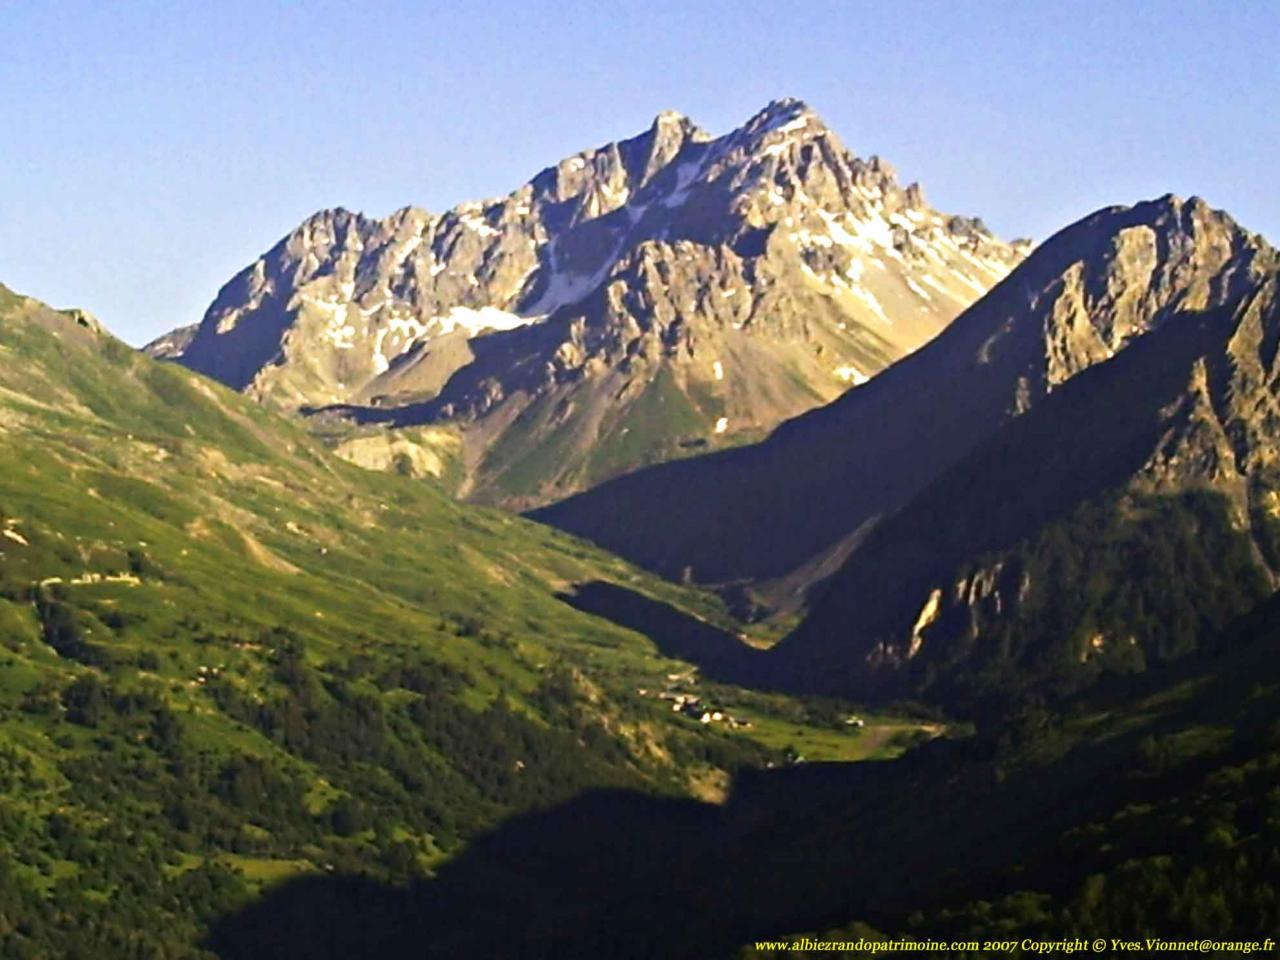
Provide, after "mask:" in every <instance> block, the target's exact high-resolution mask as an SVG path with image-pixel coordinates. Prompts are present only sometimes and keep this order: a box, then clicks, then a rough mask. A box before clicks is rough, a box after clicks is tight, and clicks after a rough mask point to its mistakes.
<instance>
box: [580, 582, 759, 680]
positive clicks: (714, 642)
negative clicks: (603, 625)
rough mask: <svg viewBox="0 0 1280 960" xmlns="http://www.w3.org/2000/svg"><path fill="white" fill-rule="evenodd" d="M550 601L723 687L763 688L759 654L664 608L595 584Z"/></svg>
mask: <svg viewBox="0 0 1280 960" xmlns="http://www.w3.org/2000/svg"><path fill="white" fill-rule="evenodd" d="M556 597H557V599H559V600H561V601H563V602H564V603H567V604H569V606H571V607H573V608H575V609H577V610H581V611H582V612H584V613H590V614H592V615H594V616H597V617H603V618H604V619H606V620H609V621H611V622H613V623H616V624H618V626H621V627H626V628H627V629H628V630H634V631H635V632H636V633H640V634H643V635H644V636H646V637H648V638H649V639H650V640H652V641H653V643H654V645H655V646H657V648H658V649H659V650H660V651H661V652H662V654H663V655H664V656H668V657H674V658H676V659H678V660H688V661H689V662H690V663H693V664H697V666H698V668H699V669H700V670H701V671H702V674H703V676H705V677H708V678H710V679H713V680H722V681H724V682H727V683H741V684H747V683H756V684H759V683H763V682H765V678H764V676H763V675H764V674H766V673H767V670H766V669H765V661H766V660H767V655H766V654H765V653H764V652H763V651H761V650H756V649H754V648H752V647H749V646H747V645H746V644H745V643H744V642H743V641H742V640H740V639H738V637H736V636H735V635H734V634H732V633H729V632H728V631H725V630H721V629H720V628H718V627H714V626H712V625H711V624H709V623H706V622H704V621H702V620H699V619H698V618H696V617H692V616H690V615H689V614H687V613H685V612H684V611H682V610H678V609H676V608H675V607H673V606H671V605H670V604H666V603H662V602H661V601H658V600H654V599H652V598H650V597H646V596H644V595H643V594H640V593H636V592H635V591H633V590H628V589H627V588H626V587H620V586H618V585H617V584H615V583H607V582H605V581H601V580H593V581H591V582H590V583H583V584H579V585H578V586H576V587H575V588H574V590H573V592H572V593H559V594H557V595H556Z"/></svg>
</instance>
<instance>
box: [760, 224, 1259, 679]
mask: <svg viewBox="0 0 1280 960" xmlns="http://www.w3.org/2000/svg"><path fill="white" fill-rule="evenodd" d="M1162 208H1163V209H1162V211H1161V213H1160V215H1159V216H1157V217H1156V218H1154V219H1152V220H1150V221H1149V222H1148V223H1145V224H1128V225H1125V226H1123V227H1122V228H1121V229H1118V230H1115V231H1113V232H1112V239H1111V240H1109V241H1108V242H1107V243H1106V244H1105V245H1102V246H1098V247H1095V248H1094V249H1095V252H1100V253H1102V254H1103V255H1102V256H1101V257H1099V256H1097V255H1095V256H1093V257H1090V258H1088V259H1086V260H1083V261H1079V262H1077V263H1075V264H1073V265H1072V266H1071V267H1070V268H1069V269H1068V270H1067V271H1065V272H1063V273H1062V274H1061V282H1060V283H1059V284H1056V285H1055V286H1054V287H1053V288H1052V295H1051V296H1050V297H1049V298H1048V299H1047V300H1046V299H1044V298H1043V297H1042V298H1039V299H1037V298H1032V299H1031V300H1030V301H1029V302H1028V311H1027V312H1026V313H1024V314H1023V315H1021V316H1013V317H1011V318H1010V322H1009V323H1007V324H999V325H997V329H998V331H999V336H998V337H997V338H996V339H994V340H992V339H986V340H984V341H983V344H984V348H987V349H986V350H985V352H983V353H982V354H980V356H981V358H982V359H983V361H984V362H987V363H999V362H1000V357H1001V355H1002V351H1011V352H1013V353H1021V352H1022V350H1021V348H1018V349H1016V350H1015V349H1014V347H1013V344H1015V343H1016V341H1017V339H1018V336H1019V334H1018V328H1019V326H1020V325H1022V324H1024V323H1025V324H1027V325H1029V326H1030V327H1031V328H1032V329H1033V330H1036V331H1037V332H1038V334H1039V336H1038V337H1037V338H1034V339H1038V341H1039V343H1040V344H1041V345H1042V348H1041V349H1038V350H1037V351H1036V352H1035V354H1034V356H1032V357H1031V358H1032V359H1033V360H1034V363H1030V364H1026V363H1024V365H1023V370H1024V372H1023V374H1022V375H1021V377H1020V379H1019V381H1018V389H1017V391H1016V392H1015V399H1016V400H1017V403H1016V404H1015V411H1018V410H1021V409H1023V405H1024V404H1025V405H1026V407H1025V410H1024V412H1023V413H1022V415H1021V416H1016V417H1013V418H1011V419H1009V420H1008V421H1007V422H1006V423H1005V424H1004V425H1003V426H1001V428H1000V429H999V430H997V431H996V432H995V433H994V434H993V435H992V436H991V437H989V438H988V439H986V440H985V441H984V442H982V443H981V444H978V445H976V446H975V447H974V448H973V449H972V450H971V451H969V452H968V453H967V454H965V455H964V456H962V457H960V458H958V459H957V460H956V461H955V462H954V463H953V464H951V465H950V466H949V467H948V468H947V469H946V470H944V471H943V472H942V473H940V474H939V475H938V476H937V477H936V478H934V479H933V481H932V482H931V483H930V484H929V485H928V486H927V487H925V488H924V489H922V490H921V491H920V492H919V493H918V494H917V495H916V496H914V497H913V498H911V499H910V500H909V501H908V502H907V503H905V504H904V505H903V506H902V507H901V508H900V509H898V511H897V512H896V513H895V514H894V515H893V516H891V517H889V518H888V519H886V520H884V521H883V522H882V523H881V524H880V525H879V526H878V527H877V529H876V530H875V531H874V532H873V533H872V534H871V535H870V536H869V537H867V539H866V541H865V542H864V543H863V544H861V545H860V546H859V547H858V549H856V550H854V551H853V552H852V554H851V555H850V556H849V558H848V559H847V560H846V562H845V564H844V566H843V567H842V568H841V570H840V571H839V572H838V573H837V574H835V576H834V577H832V579H831V580H830V581H829V583H828V584H827V585H826V586H825V588H824V590H823V593H822V595H821V598H820V599H819V600H818V602H817V603H816V605H815V607H814V609H813V611H812V612H811V614H810V616H809V618H808V619H807V620H806V622H805V623H804V624H803V625H802V627H801V628H800V629H799V630H798V631H797V633H796V634H795V635H794V636H793V637H791V638H790V639H789V640H788V641H786V642H785V643H784V644H783V645H782V647H781V648H780V650H779V658H778V662H779V668H780V669H781V670H782V671H783V672H787V671H789V672H790V674H791V676H792V677H793V678H794V679H795V680H796V681H797V682H801V683H809V684H812V683H815V682H817V681H818V678H828V679H829V680H831V681H832V683H833V684H834V685H835V686H837V687H839V688H841V689H843V690H844V691H845V692H849V691H852V690H861V691H863V692H868V693H869V692H873V691H880V692H888V693H889V694H890V695H912V696H914V695H923V694H924V693H925V692H926V691H929V692H930V695H932V696H938V697H941V698H943V699H946V698H948V697H950V698H957V697H958V698H961V699H964V698H972V697H975V696H978V697H990V696H995V695H997V693H996V691H1002V692H1001V693H1000V694H999V695H1001V696H1003V695H1006V694H1008V693H1009V692H1010V691H1017V690H1018V689H1021V688H1023V687H1025V686H1027V685H1033V686H1034V685H1041V686H1047V688H1048V689H1051V690H1052V689H1058V690H1061V689H1063V688H1067V689H1069V688H1070V687H1072V686H1074V685H1078V684H1079V683H1082V682H1087V681H1088V680H1089V679H1091V678H1092V677H1094V676H1096V675H1097V674H1098V672H1099V671H1104V670H1115V671H1123V672H1127V671H1132V670H1140V669H1142V668H1143V667H1144V666H1145V665H1146V664H1148V663H1151V662H1157V661H1160V660H1167V659H1172V658H1175V657H1177V656H1181V655H1185V654H1187V653H1189V652H1191V651H1192V650H1194V649H1195V648H1196V647H1197V645H1198V644H1200V643H1203V642H1204V638H1205V637H1212V636H1213V635H1214V633H1215V632H1216V631H1218V630H1220V629H1222V628H1224V627H1225V626H1226V625H1227V624H1228V623H1229V622H1230V620H1231V619H1232V618H1233V617H1236V616H1240V615H1242V614H1244V613H1246V612H1247V611H1248V610H1250V609H1252V608H1253V606H1255V605H1256V604H1257V603H1259V602H1261V600H1262V599H1264V598H1265V597H1266V596H1267V595H1268V594H1269V593H1270V592H1272V591H1274V589H1275V588H1276V586H1277V584H1278V583H1280V580H1278V579H1277V572H1278V571H1280V510H1278V509H1277V504H1278V503H1280V458H1278V457H1277V453H1276V451H1277V449H1278V445H1280V362H1278V360H1280V357H1278V356H1277V345H1280V296H1278V295H1277V286H1278V284H1280V273H1278V269H1280V259H1278V258H1277V255H1276V253H1275V251H1274V250H1272V249H1271V248H1270V247H1269V246H1267V245H1266V243H1265V242H1264V241H1262V240H1261V239H1260V238H1258V237H1256V236H1253V235H1250V234H1248V233H1246V232H1244V231H1242V230H1240V229H1239V228H1238V227H1236V226H1235V225H1234V224H1233V223H1232V222H1231V221H1230V220H1229V219H1227V218H1225V217H1224V216H1223V215H1221V214H1217V213H1214V212H1213V211H1211V210H1209V209H1208V208H1207V207H1206V206H1205V205H1204V204H1203V203H1200V202H1196V201H1192V202H1189V203H1186V204H1181V203H1177V202H1175V201H1165V202H1163V204H1162ZM1037 258H1038V255H1037V256H1036V257H1033V258H1032V259H1031V260H1030V261H1028V263H1027V265H1026V267H1025V268H1024V269H1027V270H1031V269H1034V268H1035V267H1036V266H1037ZM1016 279H1017V277H1016V275H1015V277H1013V278H1011V280H1016ZM1036 310H1039V311H1040V312H1039V314H1037V313H1036V312H1035V311H1036ZM1033 318H1034V319H1033ZM964 322H965V321H964V319H962V320H960V321H957V325H959V324H962V323H964ZM1028 339H1029V340H1031V339H1033V338H1028ZM1023 356H1031V355H1029V354H1025V353H1023ZM1045 394H1047V396H1046V395H1045ZM1036 398H1039V399H1036ZM890 584H892V585H893V588H892V589H889V588H888V587H889V585H890Z"/></svg>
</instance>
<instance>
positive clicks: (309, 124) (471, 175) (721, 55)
mask: <svg viewBox="0 0 1280 960" xmlns="http://www.w3.org/2000/svg"><path fill="white" fill-rule="evenodd" d="M0 35H2V36H3V37H4V47H3V50H4V52H3V55H0V131H3V137H4V139H3V141H2V145H0V225H2V227H3V229H2V230H0V282H3V283H5V284H7V285H9V286H11V287H13V288H14V289H17V290H19V291H21V292H23V293H29V294H32V295H34V296H38V297H40V298H41V299H44V300H47V301H49V302H51V303H53V304H55V305H57V306H71V305H77V306H83V307H86V308H88V309H90V310H92V311H94V312H95V313H97V314H98V315H99V316H100V317H101V318H102V319H103V320H104V321H105V322H106V323H107V324H108V326H110V327H111V329H113V330H114V331H116V332H117V333H119V334H120V335H122V336H124V337H125V338H126V339H128V340H130V341H132V342H134V343H140V342H142V341H144V340H147V339H149V338H151V337H152V336H154V335H157V334H159V333H161V332H163V331H165V330H167V329H169V328H171V327H174V326H177V325H180V324H183V323H191V322H194V321H195V320H198V319H199V318H200V316H201V314H202V313H203V311H204V309H205V307H206V306H207V305H208V303H209V302H210V301H211V300H212V299H213V297H214V295H215V294H216V292H217V290H218V288H219V286H221V284H222V283H224V282H225V281H226V280H227V279H229V278H230V277H231V276H232V274H234V273H235V272H236V271H237V270H239V269H240V268H241V267H243V266H244V265H245V264H247V263H249V262H250V261H251V260H252V259H253V258H254V257H256V256H257V255H258V254H259V253H261V252H262V251H263V250H265V249H267V248H268V247H269V246H271V245H272V244H273V243H274V242H275V241H276V240H277V239H278V238H279V237H280V236H281V235H283V234H284V233H286V232H287V231H289V230H290V229H292V228H293V227H294V226H295V225H296V224H297V223H298V222H299V221H300V220H302V219H303V218H304V217H306V216H307V215H308V214H310V213H312V212H314V211H315V210H317V209H320V208H322V207H327V206H338V205H342V206H346V207H349V208H352V209H358V210H363V211H365V212H366V213H370V214H375V215H379V216H381V215H384V214H386V213H389V212H391V211H392V210H394V209H396V208H398V207H401V206H405V205H407V204H411V203H412V204H417V205H419V206H424V207H427V208H428V209H432V210H442V209H445V208H447V207H450V206H452V205H453V204H455V203H457V202H459V201H462V200H466V199H478V198H481V197H486V196H493V195H498V194H502V193H506V192H507V191H509V190H511V189H514V188H515V187H516V186H518V185H519V184H520V183H522V182H523V181H525V180H526V179H528V178H529V177H530V176H531V175H533V174H534V173H536V172H537V171H538V170H539V169H541V168H542V167H544V166H546V165H548V164H550V163H553V162H555V161H556V160H558V159H560V158H561V157H563V156H565V155H567V154H569V153H573V152H575V151H577V150H580V149H583V148H585V147H588V146H593V145H596V144H599V143H603V142H605V141H608V140H613V139H618V138H620V137H625V136H629V135H631V134H633V133H636V132H639V131H640V130H642V129H644V128H645V127H646V126H647V125H648V124H649V122H650V121H651V119H652V117H653V115H654V114H656V113H658V112H659V111H661V110H664V109H676V110H680V111H681V112H683V113H686V114H688V115H690V116H691V117H693V118H694V119H695V120H697V121H698V122H699V123H701V124H702V126H704V127H706V128H707V129H708V130H710V131H711V132H713V133H720V132H723V131H725V130H727V129H730V128H732V127H734V126H736V125H738V124H739V123H741V122H742V121H743V120H745V119H746V118H747V117H748V116H750V115H751V114H752V113H754V112H755V111H756V110H757V109H759V108H760V107H761V106H763V105H764V104H765V103H766V102H767V101H769V100H771V99H773V98H775V97H779V96H784V95H792V96H798V97H801V98H802V99H804V100H806V101H808V102H809V103H810V104H811V105H812V106H813V107H814V108H815V109H816V110H817V111H818V113H819V114H821V115H822V117H823V118H824V119H825V120H826V121H827V122H828V124H829V125H830V126H832V127H833V128H834V129H835V130H836V131H837V132H838V133H839V134H840V136H841V137H842V138H843V139H844V141H845V143H846V144H847V145H848V146H849V147H850V148H851V149H853V150H854V151H855V152H856V153H859V154H861V155H869V154H872V153H878V154H880V155H881V156H883V157H885V158H887V159H888V160H889V161H890V162H892V163H893V164H894V165H895V166H896V167H897V169H898V171H899V173H900V175H901V176H902V178H903V180H904V181H908V180H920V181H921V182H922V183H923V184H924V188H925V195H926V197H927V198H928V199H929V200H930V201H931V202H932V203H933V204H934V205H935V206H938V207H939V208H941V209H944V210H947V211H951V212H956V213H965V214H972V215H977V216H981V217H983V218H984V219H985V220H986V221H987V223H988V224H989V225H990V226H991V227H992V228H993V229H995V230H996V231H997V232H998V233H1000V234H1001V235H1004V236H1007V237H1013V236H1020V235H1025V236H1031V237H1034V238H1035V239H1037V240H1039V239H1043V238H1044V237H1045V236H1047V235H1048V234H1050V233H1052V232H1053V231H1054V230H1056V229H1058V228H1059V227H1061V226H1064V225H1066V224H1067V223H1068V222H1070V221H1071V220H1074V219H1076V218H1078V217H1080V216H1083V215H1084V214H1086V213H1088V212H1089V211H1091V210H1093V209H1095V208H1097V207H1099V206H1102V205H1105V204H1109V203H1125V202H1133V201H1136V200H1139V199H1142V198H1146V197H1151V196H1157V195H1159V194H1162V193H1168V192H1173V193H1178V194H1182V195H1188V194H1192V193H1196V194H1200V195H1201V196H1204V197H1205V198H1206V199H1208V200H1209V201H1210V202H1211V203H1213V204H1214V205H1215V206H1220V207H1224V208H1226V209H1227V210H1229V211H1230V212H1231V213H1232V214H1234V215H1235V216H1236V218H1237V219H1239V220H1240V221H1241V222H1242V223H1243V224H1244V225H1245V226H1247V227H1250V228H1251V229H1254V230H1258V231H1260V232H1262V233H1264V234H1266V235H1268V236H1269V237H1270V238H1271V239H1272V240H1273V241H1280V191H1278V190H1277V189H1276V174H1277V169H1280V163H1278V161H1280V109H1277V103H1280V58H1277V56H1276V51H1277V49H1280V4H1276V3H1273V2H1266V3H1263V2H1256V3H1255V2H1247V0H1236V2H1231V3H1225V2H1224V3H1175V2H1160V3H1137V2H1124V0H1117V2H1110V3H1048V2H1044V3H1041V2H1031V0H1027V2H1023V3H942V2H939V3H903V2H893V3H884V2H877V3H860V2H848V3H823V2H806V3H803V4H799V3H797V4H784V3H777V2H773V3H755V2H749V0H737V2H701V3H698V2H693V0H686V2H678V3H668V2H665V0H649V2H644V3H613V2H607V0H599V2H595V3H577V2H555V3H540V2H525V3H511V2H500V3H499V2H495V3H467V4H463V3H456V4H450V5H447V6H446V5H435V4H426V3H405V4H396V3H375V2H369V3H359V4H357V3H351V4H342V3H331V2H295V3H272V2H269V0H261V2H257V3H239V2H233V0H218V2H214V3H210V4H196V3H177V2H174V3H167V4H165V3H144V2H133V3H129V4H123V3H121V4H116V3H106V2H100V3H58V2H54V0H45V2H38V3H37V2H31V3H26V2H6V0H0Z"/></svg>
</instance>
